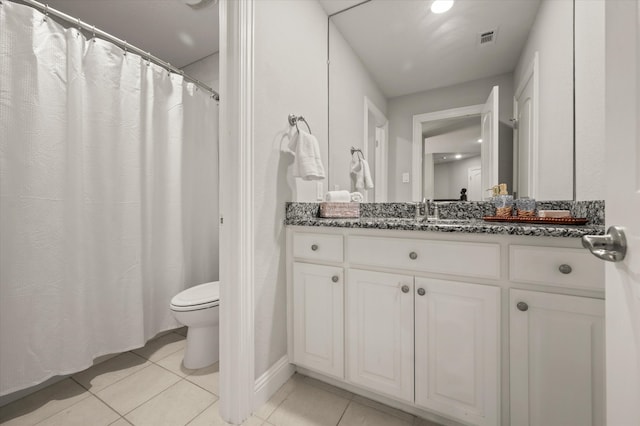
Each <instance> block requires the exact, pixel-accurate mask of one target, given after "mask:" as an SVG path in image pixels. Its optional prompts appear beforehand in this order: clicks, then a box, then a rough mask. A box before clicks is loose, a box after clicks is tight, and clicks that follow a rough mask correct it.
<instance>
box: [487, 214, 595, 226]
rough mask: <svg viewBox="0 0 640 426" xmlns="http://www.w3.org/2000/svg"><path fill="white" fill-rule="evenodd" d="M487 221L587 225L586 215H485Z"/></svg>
mask: <svg viewBox="0 0 640 426" xmlns="http://www.w3.org/2000/svg"><path fill="white" fill-rule="evenodd" d="M482 219H483V220H486V221H487V222H512V223H535V224H541V225H586V224H587V222H589V219H587V218H586V217H526V216H520V217H518V216H509V217H504V216H485V217H483V218H482Z"/></svg>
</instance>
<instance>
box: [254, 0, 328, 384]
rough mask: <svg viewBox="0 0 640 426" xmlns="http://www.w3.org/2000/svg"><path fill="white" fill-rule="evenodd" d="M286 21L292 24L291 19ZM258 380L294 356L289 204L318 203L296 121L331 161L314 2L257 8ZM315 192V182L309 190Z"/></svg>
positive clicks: (319, 17) (280, 1)
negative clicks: (296, 162) (295, 171)
mask: <svg viewBox="0 0 640 426" xmlns="http://www.w3.org/2000/svg"><path fill="white" fill-rule="evenodd" d="M285 17H286V18H285ZM254 43H255V57H254V64H255V78H254V105H255V108H254V138H255V152H254V153H253V158H254V164H255V180H254V182H253V184H254V191H255V210H256V211H255V218H256V221H255V225H254V226H255V268H254V270H255V293H254V295H255V299H254V303H255V375H256V377H259V376H260V375H261V374H262V373H264V372H265V371H266V370H267V369H268V368H269V367H270V366H271V365H273V364H274V363H275V362H276V361H278V360H279V359H280V358H281V357H282V356H284V355H285V354H286V352H287V329H286V304H287V301H286V285H285V284H286V269H285V250H284V249H285V247H284V244H285V239H284V225H283V223H284V213H285V202H286V201H292V200H296V199H298V200H304V199H309V198H311V199H312V200H313V199H315V183H313V182H312V183H311V184H310V185H304V184H300V182H294V181H293V179H292V178H291V171H290V170H289V169H290V167H289V166H290V165H291V161H292V159H291V157H290V156H289V155H288V154H284V153H282V152H281V146H282V145H283V144H286V143H287V142H288V132H289V124H288V122H287V116H288V115H289V114H290V113H295V114H299V115H300V114H301V115H304V117H305V118H307V119H308V120H309V124H310V125H311V129H312V130H313V134H314V135H315V136H316V137H317V138H318V140H319V142H320V145H321V151H322V153H323V161H324V164H325V166H326V164H327V163H326V155H327V63H326V58H327V14H326V13H325V12H324V10H323V9H322V7H321V6H320V4H319V3H318V2H317V1H315V0H313V1H288V0H270V1H256V2H255V31H254ZM307 184H308V182H307Z"/></svg>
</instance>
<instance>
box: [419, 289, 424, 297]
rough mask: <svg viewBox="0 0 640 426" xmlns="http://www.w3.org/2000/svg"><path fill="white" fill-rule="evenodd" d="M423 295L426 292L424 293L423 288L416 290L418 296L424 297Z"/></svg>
mask: <svg viewBox="0 0 640 426" xmlns="http://www.w3.org/2000/svg"><path fill="white" fill-rule="evenodd" d="M425 293H426V291H424V288H419V289H418V294H419V295H420V296H424V295H425Z"/></svg>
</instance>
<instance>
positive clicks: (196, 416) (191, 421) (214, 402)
mask: <svg viewBox="0 0 640 426" xmlns="http://www.w3.org/2000/svg"><path fill="white" fill-rule="evenodd" d="M217 402H218V400H217V399H216V400H215V401H213V402H212V403H211V404H209V405H207V406H206V407H205V409H204V410H202V411H200V412H199V413H198V414H196V415H195V416H194V417H193V418H192V419H191V420H189V421H188V422H187V423H186V424H185V425H184V426H188V425H190V424H191V423H193V421H194V420H195V419H196V418H198V416H199V415H200V414H202V413H204V412H205V411H207V410H208V409H209V408H211V407H212V406H213V405H214V404H216V403H217Z"/></svg>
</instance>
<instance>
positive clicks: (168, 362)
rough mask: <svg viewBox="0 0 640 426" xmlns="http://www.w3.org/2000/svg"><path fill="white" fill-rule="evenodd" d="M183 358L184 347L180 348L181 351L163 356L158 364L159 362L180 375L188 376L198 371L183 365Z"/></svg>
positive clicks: (161, 365)
mask: <svg viewBox="0 0 640 426" xmlns="http://www.w3.org/2000/svg"><path fill="white" fill-rule="evenodd" d="M183 359H184V349H180V350H179V351H177V352H174V353H172V354H171V355H169V356H166V357H164V358H162V359H161V360H160V361H158V362H156V364H158V365H159V366H160V367H163V368H166V369H167V370H169V371H171V372H173V373H176V374H177V375H178V376H180V377H186V376H188V375H190V374H193V373H195V372H197V371H198V370H191V369H189V368H185V366H184V365H182V360H183Z"/></svg>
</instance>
